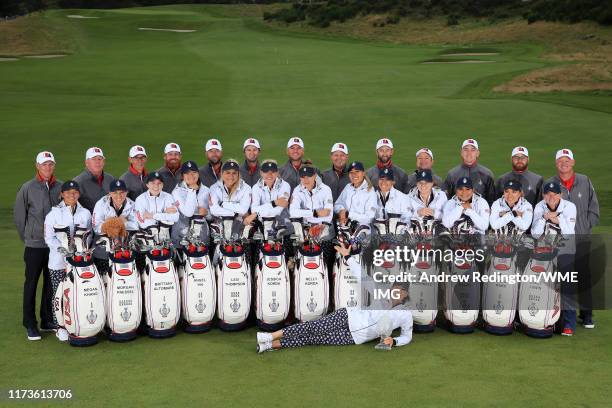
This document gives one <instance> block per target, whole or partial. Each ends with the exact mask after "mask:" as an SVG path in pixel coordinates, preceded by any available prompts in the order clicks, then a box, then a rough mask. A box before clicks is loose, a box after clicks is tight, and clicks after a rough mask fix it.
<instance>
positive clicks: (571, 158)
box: [555, 149, 574, 160]
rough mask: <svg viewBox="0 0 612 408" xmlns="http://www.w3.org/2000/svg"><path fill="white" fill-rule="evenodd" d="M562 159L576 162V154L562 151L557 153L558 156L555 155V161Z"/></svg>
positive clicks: (565, 150) (566, 150)
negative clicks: (565, 158)
mask: <svg viewBox="0 0 612 408" xmlns="http://www.w3.org/2000/svg"><path fill="white" fill-rule="evenodd" d="M562 157H567V158H569V159H570V160H574V153H572V151H571V150H570V149H561V150H559V151H557V154H556V155H555V160H559V159H560V158H562Z"/></svg>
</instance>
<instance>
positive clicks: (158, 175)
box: [147, 171, 164, 183]
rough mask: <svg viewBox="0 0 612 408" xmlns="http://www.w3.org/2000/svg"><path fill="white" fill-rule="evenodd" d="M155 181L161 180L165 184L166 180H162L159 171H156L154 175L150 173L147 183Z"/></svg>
mask: <svg viewBox="0 0 612 408" xmlns="http://www.w3.org/2000/svg"><path fill="white" fill-rule="evenodd" d="M153 180H159V181H161V182H162V183H163V182H164V180H163V179H162V176H161V174H159V172H157V171H154V172H153V173H149V175H148V176H147V183H150V182H152V181H153Z"/></svg>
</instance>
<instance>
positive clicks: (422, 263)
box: [406, 217, 440, 333]
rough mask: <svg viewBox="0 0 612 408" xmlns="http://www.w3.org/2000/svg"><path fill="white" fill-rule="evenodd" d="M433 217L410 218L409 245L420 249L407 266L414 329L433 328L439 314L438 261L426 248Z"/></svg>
mask: <svg viewBox="0 0 612 408" xmlns="http://www.w3.org/2000/svg"><path fill="white" fill-rule="evenodd" d="M435 223H436V221H435V219H434V218H433V217H418V218H414V219H412V220H411V223H410V229H409V237H410V243H411V247H412V248H415V249H416V250H417V251H419V250H420V251H421V252H419V254H420V255H419V258H418V259H415V260H414V264H413V265H411V266H410V274H411V276H412V279H413V281H412V282H411V283H410V290H409V300H408V301H407V302H406V304H407V305H408V308H409V309H410V310H411V311H412V319H413V322H414V326H413V328H414V331H415V332H421V333H428V332H432V331H434V330H435V328H436V317H437V315H438V283H437V282H436V281H435V279H434V277H435V276H437V275H438V273H439V268H440V265H439V263H436V262H435V259H434V257H433V254H430V253H429V252H428V251H429V250H431V249H432V248H433V246H434V235H433V231H434V224H435Z"/></svg>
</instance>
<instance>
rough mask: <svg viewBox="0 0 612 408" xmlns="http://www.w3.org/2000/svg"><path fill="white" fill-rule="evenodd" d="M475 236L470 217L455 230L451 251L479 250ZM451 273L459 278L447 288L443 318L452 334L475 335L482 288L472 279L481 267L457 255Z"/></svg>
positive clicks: (477, 237) (445, 288)
mask: <svg viewBox="0 0 612 408" xmlns="http://www.w3.org/2000/svg"><path fill="white" fill-rule="evenodd" d="M474 232H475V231H474V229H473V224H472V222H471V219H469V218H467V217H466V218H465V219H463V220H460V221H459V222H457V223H456V224H455V226H453V228H452V230H451V249H452V251H453V253H454V254H458V253H460V252H459V251H466V250H470V249H471V250H474V249H475V248H476V246H477V242H478V241H479V240H480V238H481V236H480V235H479V234H475V233H474ZM448 269H449V273H450V275H456V276H457V278H458V281H456V282H453V281H449V282H445V285H444V303H445V305H444V316H445V317H446V320H447V322H448V328H449V330H450V331H451V332H453V333H472V332H473V331H474V326H475V325H476V322H477V320H478V314H479V312H480V284H479V283H477V282H475V281H474V279H473V275H474V272H476V271H477V270H478V266H477V264H476V262H475V261H468V260H466V259H463V260H460V259H457V257H456V255H454V256H453V260H452V261H451V262H449V264H448Z"/></svg>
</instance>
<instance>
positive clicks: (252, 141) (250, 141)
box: [242, 137, 261, 150]
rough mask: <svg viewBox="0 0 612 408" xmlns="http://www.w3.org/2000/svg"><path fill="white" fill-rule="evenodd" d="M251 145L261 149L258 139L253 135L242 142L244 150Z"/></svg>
mask: <svg viewBox="0 0 612 408" xmlns="http://www.w3.org/2000/svg"><path fill="white" fill-rule="evenodd" d="M249 146H253V147H256V148H258V149H261V147H260V146H259V141H258V140H257V139H253V138H252V137H249V138H248V139H247V140H245V141H244V143H243V144H242V150H244V149H246V148H247V147H249Z"/></svg>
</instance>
